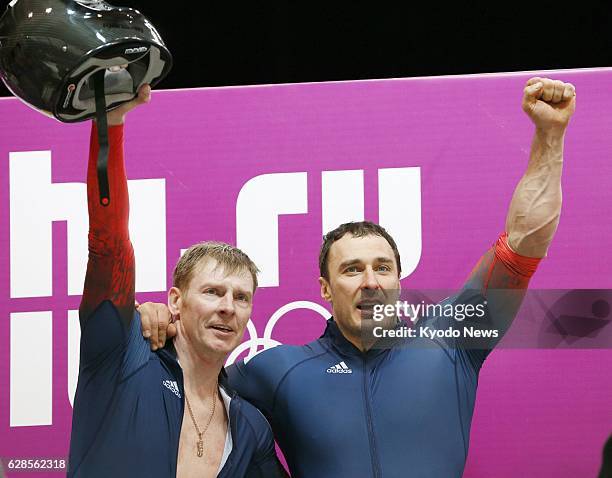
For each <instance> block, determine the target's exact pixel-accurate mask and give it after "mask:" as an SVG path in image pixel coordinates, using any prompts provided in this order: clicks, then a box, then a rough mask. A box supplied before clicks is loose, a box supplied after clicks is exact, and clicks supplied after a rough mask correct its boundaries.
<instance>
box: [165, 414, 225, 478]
mask: <svg viewBox="0 0 612 478" xmlns="http://www.w3.org/2000/svg"><path fill="white" fill-rule="evenodd" d="M221 407H223V405H222V406H221ZM196 420H197V418H196ZM202 423H205V420H202ZM200 430H201V431H202V429H200ZM226 434H227V417H226V415H225V410H222V412H221V413H218V414H216V416H215V417H214V418H213V420H212V421H211V423H210V426H209V427H208V430H207V431H206V433H204V434H203V435H202V443H201V445H200V447H201V451H202V453H201V455H202V456H198V448H199V446H198V442H199V441H200V440H199V437H198V433H197V432H196V429H195V427H194V425H193V421H192V420H191V417H190V416H189V413H188V411H187V410H185V414H184V415H183V425H182V427H181V436H180V439H179V452H178V463H177V471H176V476H177V477H178V478H214V477H216V476H217V470H218V469H219V464H220V463H221V459H222V457H223V450H224V448H225V438H226Z"/></svg>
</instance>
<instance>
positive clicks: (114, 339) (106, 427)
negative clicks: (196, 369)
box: [68, 301, 285, 478]
mask: <svg viewBox="0 0 612 478" xmlns="http://www.w3.org/2000/svg"><path fill="white" fill-rule="evenodd" d="M220 379H221V380H220V384H221V386H222V387H223V388H224V390H225V392H226V393H227V395H229V396H230V397H231V401H230V410H229V427H230V430H231V438H232V440H231V441H232V451H231V453H230V454H229V456H228V458H227V461H226V462H225V465H224V466H223V468H222V469H221V471H220V473H219V474H218V476H219V477H223V478H237V477H246V478H268V477H282V476H285V474H284V471H282V467H281V465H280V463H279V462H278V460H277V458H276V453H275V449H274V440H273V438H272V431H271V430H270V425H269V424H268V423H267V421H266V419H265V418H264V417H263V415H262V414H261V413H260V412H259V411H258V410H257V409H256V408H255V407H253V406H252V405H251V404H249V403H248V402H246V401H245V400H242V399H240V397H238V396H237V395H236V394H235V393H234V392H233V391H232V390H231V389H230V388H229V387H228V386H227V383H226V381H225V378H224V377H220ZM184 396H185V395H184V391H183V373H182V371H181V368H180V366H179V364H178V362H177V360H176V355H175V353H174V349H173V347H172V343H171V342H169V343H168V345H167V346H166V347H165V348H163V349H161V350H158V351H155V352H152V351H151V349H150V347H149V342H148V341H147V340H145V339H144V338H143V337H142V334H141V331H140V316H139V314H138V313H137V312H136V314H135V317H134V320H132V321H131V323H130V324H129V329H128V330H125V326H124V324H123V322H122V321H121V319H120V317H119V315H118V314H117V310H116V309H115V307H114V306H113V304H112V303H111V302H110V301H105V302H103V303H102V304H101V305H100V307H99V308H98V309H97V310H96V311H95V313H94V314H93V316H92V317H91V318H90V319H89V320H88V321H87V323H86V324H85V326H84V327H83V331H82V336H81V365H80V371H79V382H78V386H77V392H76V396H75V400H74V412H73V421H72V437H71V447H70V459H69V471H68V476H69V477H83V478H96V477H101V478H102V477H104V478H107V477H112V478H122V477H125V478H139V477H142V478H155V477H159V478H170V477H174V476H176V463H177V456H178V446H179V437H180V433H181V425H182V421H183V411H184Z"/></svg>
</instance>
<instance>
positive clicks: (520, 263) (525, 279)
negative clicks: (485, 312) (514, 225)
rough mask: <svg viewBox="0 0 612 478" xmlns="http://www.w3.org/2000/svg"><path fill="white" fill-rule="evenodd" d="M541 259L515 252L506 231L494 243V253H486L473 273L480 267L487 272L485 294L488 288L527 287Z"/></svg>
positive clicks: (484, 283) (483, 290) (483, 285)
mask: <svg viewBox="0 0 612 478" xmlns="http://www.w3.org/2000/svg"><path fill="white" fill-rule="evenodd" d="M487 256H488V257H487ZM485 259H486V260H485ZM540 260H541V259H538V258H534V257H526V256H521V255H520V254H517V253H516V252H514V251H513V250H512V249H511V248H510V245H509V244H508V233H507V232H504V233H503V234H501V235H500V236H499V238H498V239H497V242H496V243H495V244H494V246H493V254H485V256H483V258H482V259H481V262H480V263H479V264H478V265H477V266H476V267H475V268H474V271H473V272H472V273H474V272H476V271H477V270H478V269H479V268H480V269H481V270H482V271H483V272H485V274H484V277H483V283H482V292H483V295H484V294H486V291H487V290H488V289H526V288H527V285H528V284H529V279H530V278H531V276H532V275H533V274H534V273H535V271H536V269H537V267H538V264H539V263H540Z"/></svg>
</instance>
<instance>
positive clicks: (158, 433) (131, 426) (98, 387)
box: [68, 86, 286, 478]
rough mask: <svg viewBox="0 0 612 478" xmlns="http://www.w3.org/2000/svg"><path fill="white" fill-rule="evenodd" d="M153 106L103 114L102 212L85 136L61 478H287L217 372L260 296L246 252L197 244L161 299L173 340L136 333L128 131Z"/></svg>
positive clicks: (258, 418)
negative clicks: (76, 305) (80, 288)
mask: <svg viewBox="0 0 612 478" xmlns="http://www.w3.org/2000/svg"><path fill="white" fill-rule="evenodd" d="M149 97H150V88H149V87H148V86H144V87H143V88H141V90H140V91H139V95H138V97H137V98H136V99H135V100H133V101H131V102H128V103H126V104H124V105H122V106H121V107H119V108H117V109H115V110H113V111H112V112H110V113H108V124H109V126H110V127H109V130H108V132H109V143H110V148H109V155H108V179H109V185H110V195H111V202H110V203H105V204H104V205H103V204H102V203H101V201H100V200H99V190H98V179H97V170H96V162H97V156H98V150H99V146H98V143H97V138H98V136H97V134H96V125H95V124H94V126H93V128H92V135H91V148H90V157H89V167H88V173H87V198H88V206H89V262H88V264H87V275H86V278H85V287H84V292H83V299H82V302H81V307H80V309H79V318H80V325H81V353H80V368H79V381H78V386H77V391H76V396H75V399H74V412H73V420H72V436H71V442H70V459H69V470H68V476H70V477H85V478H95V477H109V476H110V477H113V478H121V477H126V478H127V477H129V478H137V477H142V478H145V477H146V478H154V477H159V478H168V477H171V476H179V477H186V476H202V477H215V476H218V477H227V478H237V477H247V478H269V477H282V476H286V473H285V471H284V470H283V468H282V466H281V465H280V462H279V461H278V460H277V458H276V453H275V449H274V440H273V437H272V432H271V430H270V426H269V424H268V423H267V422H266V420H265V418H264V417H263V416H262V415H261V413H259V411H257V409H255V408H254V407H253V406H252V405H250V404H249V403H247V402H246V401H243V400H241V399H240V398H239V397H238V396H237V395H236V394H235V393H234V392H233V391H232V390H231V388H230V387H229V386H228V384H227V379H226V377H225V375H224V374H223V373H222V370H223V364H224V363H225V360H226V359H227V356H228V354H229V353H231V351H232V350H234V349H235V348H236V346H237V345H238V344H239V343H240V342H241V341H242V336H243V333H244V329H245V327H246V324H247V322H248V320H249V318H250V315H251V309H252V299H253V294H254V293H255V289H256V287H257V268H256V267H255V264H253V262H252V261H251V260H250V259H249V257H248V256H247V255H246V254H245V253H244V252H242V251H240V250H239V249H237V248H235V247H232V246H230V245H228V244H223V243H218V242H205V243H201V244H196V245H195V246H192V247H191V248H190V249H189V250H188V251H187V252H186V253H185V254H184V255H183V256H182V257H181V259H180V260H179V262H178V264H177V266H176V269H175V273H174V282H173V287H172V288H171V289H170V291H169V292H168V304H169V307H170V310H171V311H172V313H173V314H174V316H175V317H176V318H177V319H178V320H177V322H176V324H175V330H174V332H175V337H174V340H173V341H171V342H169V343H168V345H167V346H166V347H165V348H163V349H159V350H155V351H151V350H150V349H149V343H148V342H147V341H146V340H145V339H143V337H142V336H141V334H140V328H141V325H140V316H139V315H138V313H135V311H134V289H135V275H134V270H135V266H134V252H133V249H132V244H131V242H130V238H129V232H128V209H129V207H128V192H127V178H126V175H125V166H124V162H123V122H124V117H125V115H126V114H127V112H128V111H130V110H131V109H132V108H134V107H136V106H138V105H140V104H142V103H146V102H148V101H149ZM162 339H164V337H162ZM155 349H157V347H155ZM179 362H180V363H179ZM185 404H186V405H187V406H186V407H185Z"/></svg>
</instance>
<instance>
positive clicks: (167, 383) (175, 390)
mask: <svg viewBox="0 0 612 478" xmlns="http://www.w3.org/2000/svg"><path fill="white" fill-rule="evenodd" d="M162 385H163V386H164V387H166V388H167V389H168V390H170V391H171V392H172V393H174V395H176V396H177V397H178V398H181V392H179V388H178V385H177V384H176V382H172V381H170V380H164V381H163V382H162Z"/></svg>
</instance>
